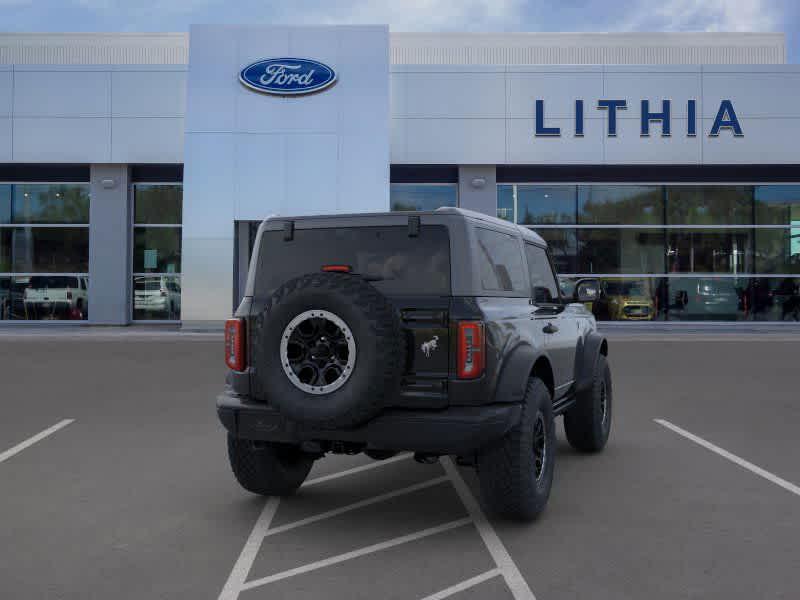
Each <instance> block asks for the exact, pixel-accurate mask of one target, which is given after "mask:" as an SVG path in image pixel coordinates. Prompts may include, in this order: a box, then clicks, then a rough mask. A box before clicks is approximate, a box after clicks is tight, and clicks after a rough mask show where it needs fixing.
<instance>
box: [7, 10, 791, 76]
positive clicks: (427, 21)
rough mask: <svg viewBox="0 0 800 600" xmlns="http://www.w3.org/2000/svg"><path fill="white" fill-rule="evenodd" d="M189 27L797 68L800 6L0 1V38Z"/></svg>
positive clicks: (170, 29)
mask: <svg viewBox="0 0 800 600" xmlns="http://www.w3.org/2000/svg"><path fill="white" fill-rule="evenodd" d="M192 23H276V24H338V23H348V24H358V23H388V24H389V26H390V29H391V30H392V31H554V32H559V31H614V32H618V31H775V32H784V33H785V34H786V45H787V59H788V61H789V62H791V63H798V62H800V2H798V0H619V1H617V2H609V1H608V0H548V1H538V2H535V1H534V2H532V1H524V0H389V1H384V2H381V1H379V0H284V1H280V2H277V1H264V0H228V1H225V0H0V31H24V32H35V31H48V32H49V31H144V32H150V31H186V30H188V28H189V25H190V24H192Z"/></svg>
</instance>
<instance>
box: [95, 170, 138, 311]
mask: <svg viewBox="0 0 800 600" xmlns="http://www.w3.org/2000/svg"><path fill="white" fill-rule="evenodd" d="M128 188H129V177H128V165H92V166H91V200H90V203H89V219H90V221H89V322H90V323H93V324H98V325H127V324H128V323H130V320H131V314H130V313H131V311H130V287H131V277H130V274H131V268H130V236H131V216H130V199H129V193H128Z"/></svg>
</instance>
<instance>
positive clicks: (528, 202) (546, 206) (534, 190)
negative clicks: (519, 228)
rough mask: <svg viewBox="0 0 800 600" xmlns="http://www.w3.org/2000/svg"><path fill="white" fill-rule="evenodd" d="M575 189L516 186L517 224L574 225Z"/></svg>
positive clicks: (569, 186) (568, 186)
mask: <svg viewBox="0 0 800 600" xmlns="http://www.w3.org/2000/svg"><path fill="white" fill-rule="evenodd" d="M575 189H576V188H575V186H571V185H557V186H545V185H518V186H517V223H519V224H520V225H535V224H556V223H574V222H575V193H576V192H575Z"/></svg>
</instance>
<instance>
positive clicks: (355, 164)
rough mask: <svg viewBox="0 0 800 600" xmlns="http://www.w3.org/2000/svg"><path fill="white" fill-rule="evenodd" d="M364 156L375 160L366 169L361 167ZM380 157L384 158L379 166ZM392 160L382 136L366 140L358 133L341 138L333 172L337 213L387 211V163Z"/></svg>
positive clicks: (346, 134)
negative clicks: (366, 155)
mask: <svg viewBox="0 0 800 600" xmlns="http://www.w3.org/2000/svg"><path fill="white" fill-rule="evenodd" d="M365 153H369V154H371V155H372V156H374V157H375V158H376V160H375V162H374V164H373V165H372V166H371V167H370V168H369V169H365V168H364V161H363V156H364V154H365ZM379 157H385V158H384V159H383V162H382V164H379V161H378V159H379ZM392 160H393V159H392V158H390V156H389V148H388V147H387V146H386V139H385V137H382V136H375V137H373V138H365V137H364V136H362V135H359V134H357V133H356V134H349V133H344V134H343V135H340V136H339V162H338V167H337V169H336V178H337V201H336V207H337V210H338V211H339V212H371V211H375V210H379V211H382V210H389V164H390V162H391V161H392ZM364 189H368V190H371V192H370V194H369V195H367V194H364V193H363V190H364Z"/></svg>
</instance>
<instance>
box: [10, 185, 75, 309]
mask: <svg viewBox="0 0 800 600" xmlns="http://www.w3.org/2000/svg"><path fill="white" fill-rule="evenodd" d="M88 313H89V185H88V184H85V183H57V184H56V183H8V184H0V320H4V321H8V320H14V321H42V320H60V321H83V320H86V318H87V317H88Z"/></svg>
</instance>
